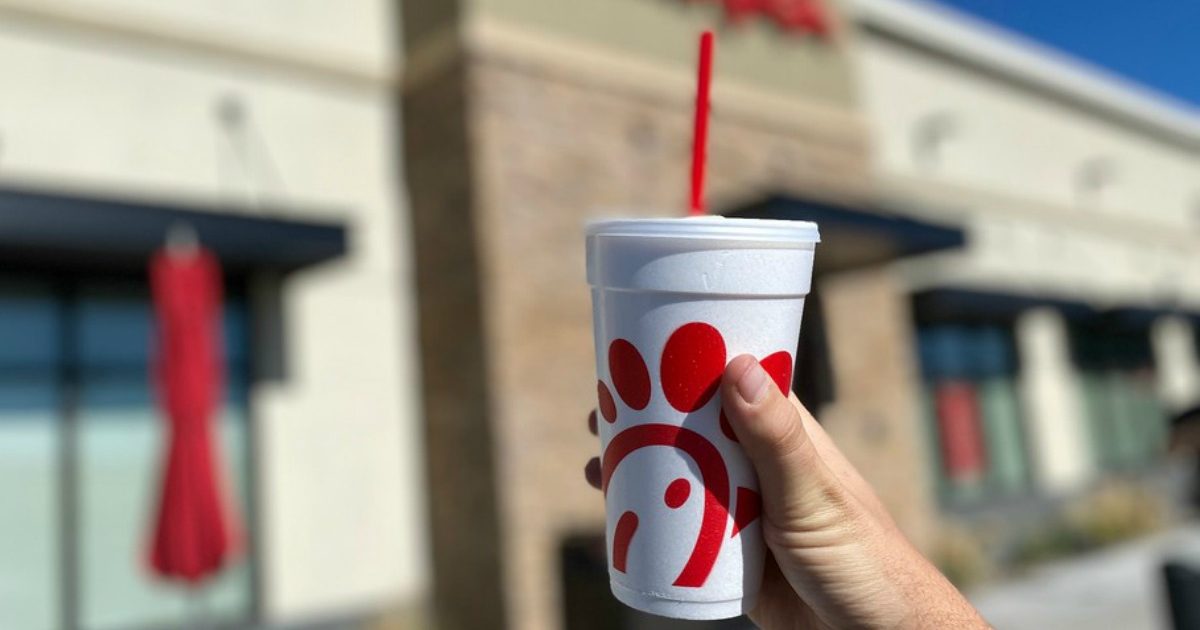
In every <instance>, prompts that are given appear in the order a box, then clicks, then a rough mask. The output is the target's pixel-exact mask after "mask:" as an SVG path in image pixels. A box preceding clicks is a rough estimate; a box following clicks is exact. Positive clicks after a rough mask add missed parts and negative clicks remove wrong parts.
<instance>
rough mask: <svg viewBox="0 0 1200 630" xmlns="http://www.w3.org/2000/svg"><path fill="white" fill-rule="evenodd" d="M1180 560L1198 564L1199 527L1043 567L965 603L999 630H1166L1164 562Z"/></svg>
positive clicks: (978, 591)
mask: <svg viewBox="0 0 1200 630" xmlns="http://www.w3.org/2000/svg"><path fill="white" fill-rule="evenodd" d="M1181 555H1182V556H1184V557H1188V558H1193V559H1195V560H1193V562H1194V563H1196V564H1200V525H1191V526H1188V527H1185V528H1181V529H1176V530H1172V531H1169V532H1166V533H1163V534H1159V535H1156V536H1151V537H1148V538H1143V539H1140V540H1137V541H1133V542H1130V543H1126V544H1123V545H1119V546H1116V547H1112V548H1109V549H1105V550H1103V551H1098V552H1095V553H1091V554H1087V555H1084V556H1079V557H1076V558H1071V559H1069V560H1063V561H1059V562H1054V563H1050V564H1046V565H1043V566H1041V567H1038V568H1037V569H1034V570H1033V571H1031V572H1030V573H1029V574H1027V575H1025V576H1024V577H1022V578H1020V579H1017V580H1014V581H1011V582H1007V583H1001V584H995V585H990V586H987V587H984V588H980V589H976V590H974V591H972V592H971V593H970V596H971V601H972V602H973V603H974V604H975V605H976V606H977V607H978V608H979V610H980V611H981V612H983V614H984V616H985V617H986V618H987V619H988V621H990V622H991V623H992V624H994V625H995V627H996V628H997V629H998V630H1023V629H1026V628H1054V629H1056V630H1084V629H1087V630H1095V629H1100V628H1119V629H1121V630H1160V629H1166V628H1169V627H1170V623H1169V619H1170V618H1169V615H1168V612H1167V600H1166V595H1165V587H1164V584H1163V577H1162V568H1161V567H1162V562H1163V560H1164V559H1165V558H1168V557H1177V556H1181Z"/></svg>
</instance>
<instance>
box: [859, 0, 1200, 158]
mask: <svg viewBox="0 0 1200 630" xmlns="http://www.w3.org/2000/svg"><path fill="white" fill-rule="evenodd" d="M849 6H850V13H851V16H852V18H853V19H854V20H855V21H857V22H859V23H861V24H864V25H866V26H870V27H873V28H876V29H879V30H880V31H882V32H885V33H887V34H890V35H892V36H893V37H896V38H897V39H900V40H903V41H907V42H911V43H914V44H918V45H920V46H921V47H924V48H929V49H933V50H936V51H937V52H939V53H941V54H943V55H945V56H946V57H948V58H950V59H953V60H957V61H959V62H961V63H965V64H968V65H975V66H981V67H985V68H987V69H988V70H990V71H992V72H994V73H997V74H999V75H1001V76H1004V77H1007V78H1010V79H1014V80H1016V81H1017V82H1020V83H1024V84H1027V85H1031V86H1033V87H1035V88H1036V89H1039V90H1043V91H1046V92H1050V93H1053V94H1055V95H1058V96H1060V97H1066V98H1067V99H1069V100H1072V101H1076V102H1081V103H1083V104H1085V105H1087V106H1090V107H1092V108H1095V109H1099V110H1104V111H1105V112H1107V113H1109V114H1115V115H1118V116H1120V117H1121V118H1125V119H1127V120H1130V121H1131V122H1134V123H1135V124H1137V125H1140V126H1144V127H1151V128H1154V129H1156V130H1158V131H1159V132H1166V133H1168V134H1171V135H1173V136H1176V137H1177V138H1179V139H1184V140H1186V141H1188V142H1189V143H1200V110H1198V109H1197V108H1195V107H1192V106H1191V105H1189V104H1187V103H1184V102H1182V101H1178V100H1175V99H1173V98H1171V97H1169V96H1166V95H1163V94H1160V93H1157V92H1154V91H1152V90H1149V89H1147V88H1144V87H1142V86H1140V85H1137V84H1136V83H1134V82H1132V81H1130V80H1128V79H1125V78H1122V77H1119V76H1117V75H1115V74H1112V73H1110V72H1108V71H1106V70H1104V69H1102V68H1099V67H1097V66H1093V65H1091V64H1088V63H1086V62H1083V61H1079V60H1076V59H1074V58H1072V57H1069V56H1068V55H1066V54H1064V53H1061V52H1059V51H1057V50H1054V49H1052V48H1050V47H1048V46H1045V45H1043V44H1040V43H1037V42H1034V41H1033V40H1030V39H1028V38H1026V37H1024V36H1022V35H1020V34H1018V33H1014V32H1011V31H1007V30H1004V29H1001V28H1000V27H996V26H992V25H990V24H988V23H986V22H984V21H982V20H980V19H977V18H974V17H971V16H968V15H966V14H963V13H961V12H958V11H955V10H952V9H948V8H943V7H940V6H935V5H933V4H931V3H929V2H925V1H918V0H850V2H849Z"/></svg>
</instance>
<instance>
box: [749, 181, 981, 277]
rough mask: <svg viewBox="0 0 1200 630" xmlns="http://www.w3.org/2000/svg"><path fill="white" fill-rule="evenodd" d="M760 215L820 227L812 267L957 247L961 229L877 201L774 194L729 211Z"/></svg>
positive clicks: (849, 265) (862, 263)
mask: <svg viewBox="0 0 1200 630" xmlns="http://www.w3.org/2000/svg"><path fill="white" fill-rule="evenodd" d="M731 216H739V217H753V218H759V219H790V220H795V221H812V222H814V223H816V224H817V225H818V226H819V227H820V229H821V244H820V245H819V246H818V251H819V252H820V253H819V255H818V256H817V271H818V272H829V271H844V270H848V269H855V268H859V267H867V266H871V265H877V264H881V263H886V262H889V261H892V260H895V259H897V258H903V257H905V256H914V255H917V254H925V253H929V252H934V251H939V250H943V249H953V248H957V247H962V246H963V245H964V244H965V243H966V237H965V235H964V233H963V230H961V229H959V228H956V227H949V226H945V225H938V224H936V223H930V222H926V221H920V220H917V219H913V218H910V217H906V216H903V215H901V214H898V213H896V212H894V211H892V210H890V209H888V208H885V207H882V206H878V205H865V206H856V205H843V204H837V203H831V202H828V201H818V200H814V199H802V198H797V197H794V196H785V195H773V196H770V197H768V198H767V199H765V200H763V201H761V202H759V203H755V204H753V205H750V206H746V207H744V208H740V209H737V210H735V211H734V212H732V213H731Z"/></svg>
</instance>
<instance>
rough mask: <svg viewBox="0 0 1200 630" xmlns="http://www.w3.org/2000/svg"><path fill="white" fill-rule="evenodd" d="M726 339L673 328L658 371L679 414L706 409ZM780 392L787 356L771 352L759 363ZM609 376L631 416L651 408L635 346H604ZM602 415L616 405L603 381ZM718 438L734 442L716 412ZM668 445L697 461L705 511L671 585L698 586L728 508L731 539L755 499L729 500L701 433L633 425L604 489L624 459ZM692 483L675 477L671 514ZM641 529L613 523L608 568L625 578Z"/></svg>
mask: <svg viewBox="0 0 1200 630" xmlns="http://www.w3.org/2000/svg"><path fill="white" fill-rule="evenodd" d="M726 359H727V357H726V351H725V339H724V338H723V337H722V336H721V333H720V331H718V330H717V329H716V328H714V327H712V326H710V325H709V324H705V323H702V322H691V323H688V324H684V325H683V326H680V327H679V328H677V329H675V331H674V332H672V333H671V336H670V337H669V338H668V339H667V343H666V345H665V346H664V347H663V352H662V360H661V362H660V365H659V385H660V387H661V390H662V394H663V396H665V397H666V400H667V402H668V403H670V405H671V407H672V408H674V409H675V410H676V411H679V412H681V413H685V414H688V413H693V412H695V411H697V410H699V409H700V408H702V407H704V405H705V404H707V403H708V401H709V400H711V399H712V397H713V395H714V394H715V393H716V391H717V386H718V385H719V383H720V380H721V373H722V372H723V371H724V370H725V363H726ZM760 363H762V366H763V368H764V369H766V371H767V372H768V373H769V374H770V375H771V377H772V378H773V379H774V381H775V383H776V384H777V385H778V386H779V388H780V390H781V391H784V392H786V391H788V390H789V389H790V385H791V379H792V355H791V354H789V353H788V352H786V351H780V352H776V353H774V354H771V355H770V356H767V357H766V358H764V359H762V360H761V361H760ZM608 372H609V377H610V378H611V380H612V385H613V388H614V389H616V392H617V396H618V397H619V398H620V400H621V402H622V403H624V404H625V405H626V406H627V407H629V408H630V409H632V410H634V411H641V410H643V409H645V408H646V406H647V405H649V404H650V398H651V396H652V395H653V392H652V386H651V380H650V371H649V369H648V368H647V366H646V361H645V360H644V359H643V358H642V354H641V352H639V351H638V349H637V347H636V346H634V345H633V344H632V343H630V342H629V341H628V340H625V339H615V340H613V341H612V343H610V344H609V346H608ZM596 390H597V394H598V397H599V403H600V415H601V416H602V417H603V418H604V420H605V422H608V423H609V424H614V423H616V422H617V402H616V400H615V399H614V398H613V395H612V391H611V390H610V389H609V387H608V385H606V384H605V383H604V381H599V382H598V383H597V384H596ZM718 422H719V424H720V429H721V433H722V434H723V435H724V436H725V437H726V438H727V439H729V440H732V441H734V442H736V441H737V436H736V435H735V434H734V432H733V430H732V428H731V427H730V426H729V422H728V420H727V419H726V418H725V414H724V412H719V414H718ZM651 447H668V448H675V449H678V450H679V451H682V452H683V453H684V454H686V455H687V456H688V457H689V458H691V459H692V461H694V462H695V463H696V466H697V468H698V469H699V471H700V482H701V484H702V485H703V486H704V510H703V512H702V514H701V517H700V521H701V522H700V532H699V534H698V535H697V537H696V542H695V543H694V544H693V546H692V551H691V554H690V555H689V556H688V559H687V562H686V563H685V564H684V566H683V569H682V570H681V571H680V572H679V575H678V577H676V578H675V582H674V585H675V586H681V587H700V586H703V585H704V582H705V581H706V580H707V579H708V576H709V574H710V573H711V572H712V569H713V565H715V564H716V562H717V557H718V556H719V555H720V553H721V547H722V545H723V544H724V542H725V529H726V523H727V521H728V520H729V506H730V503H731V502H733V505H734V517H733V529H732V532H731V533H730V535H729V537H730V538H733V537H734V536H737V535H738V533H739V532H741V531H742V530H743V529H744V528H745V527H746V526H747V525H749V524H750V523H752V522H753V521H754V520H755V519H757V518H758V515H759V512H760V509H761V508H760V500H759V496H758V493H757V492H755V491H753V490H751V489H749V488H742V487H739V488H737V492H736V495H735V496H730V480H729V470H728V468H727V466H726V464H725V460H724V459H723V458H722V457H721V452H720V450H719V449H718V448H717V447H716V446H714V445H713V444H712V442H710V441H709V440H708V439H707V438H705V437H704V436H703V435H701V434H700V433H698V432H696V431H693V430H691V429H688V428H685V427H681V426H676V425H673V424H665V423H645V424H637V425H634V426H631V427H629V428H626V429H624V430H621V431H620V432H619V433H617V434H616V435H614V436H613V437H612V439H611V440H610V441H609V442H608V446H607V447H606V448H605V449H604V454H603V457H602V458H601V471H602V473H601V474H602V477H601V478H602V481H601V483H602V487H603V488H604V491H605V492H606V493H607V491H608V484H609V481H610V480H611V479H612V476H613V474H614V473H615V472H616V470H617V467H618V466H620V465H621V462H622V461H624V460H625V458H626V457H627V456H629V455H630V454H631V453H634V452H635V451H638V450H640V449H643V448H651ZM691 492H692V488H691V483H690V482H689V481H688V480H687V479H683V478H679V479H676V480H674V481H672V482H671V483H670V484H669V485H668V486H667V488H666V490H665V492H664V493H663V502H664V503H665V504H666V506H667V507H668V508H670V509H676V508H679V507H681V506H682V505H683V504H684V503H686V502H687V500H688V498H689V497H690V496H691ZM637 529H638V515H637V514H636V513H634V512H633V511H626V512H624V513H623V514H622V515H621V517H620V518H619V519H617V524H616V528H615V530H614V532H613V543H612V555H611V558H612V565H613V568H614V569H616V570H617V571H620V572H622V573H624V572H625V570H626V567H627V566H628V558H629V546H630V544H631V543H632V542H633V537H634V535H635V534H636V533H637Z"/></svg>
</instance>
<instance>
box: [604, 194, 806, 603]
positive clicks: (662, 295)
mask: <svg viewBox="0 0 1200 630" xmlns="http://www.w3.org/2000/svg"><path fill="white" fill-rule="evenodd" d="M819 240H820V238H819V235H818V231H817V226H816V225H814V224H812V223H808V222H803V221H776V220H762V219H732V218H722V217H696V218H684V219H614V220H605V221H597V222H593V223H590V224H589V225H588V227H587V277H588V283H589V284H590V285H591V289H592V308H593V311H592V312H593V322H594V325H595V341H596V373H597V375H598V382H597V385H596V388H597V395H598V403H599V404H598V413H597V415H598V416H599V422H598V424H599V429H600V443H601V453H602V457H601V467H602V470H603V478H604V488H605V511H606V515H607V518H606V521H607V522H606V543H607V549H608V552H609V558H608V559H609V578H610V579H609V581H610V584H611V586H612V591H613V594H614V595H615V596H616V597H617V599H619V600H621V601H622V602H624V603H625V604H627V605H629V606H632V607H633V608H636V609H638V610H643V611H646V612H649V613H654V614H658V615H664V616H667V617H675V618H681V619H723V618H728V617H736V616H738V615H741V614H743V613H745V612H747V611H749V610H750V608H752V607H753V606H754V602H755V599H756V597H757V594H758V588H759V584H760V582H761V579H762V569H763V556H764V553H765V551H764V547H763V540H762V528H761V519H760V518H759V512H760V502H759V495H758V480H757V479H756V477H755V475H754V471H753V469H752V468H751V466H750V464H749V462H748V461H747V460H746V457H745V455H744V454H743V452H742V449H741V447H740V446H739V445H738V443H737V441H736V437H735V435H734V433H733V431H732V430H731V428H730V427H729V425H728V423H727V421H726V420H724V419H723V418H722V416H721V401H720V400H719V398H720V397H719V395H718V394H717V391H716V390H717V383H718V382H719V378H720V375H721V373H722V371H723V370H724V368H725V365H726V364H727V363H728V362H729V361H730V360H732V359H733V358H734V357H736V356H738V355H741V354H751V355H753V356H755V357H758V358H759V360H760V361H761V362H762V364H763V366H764V367H766V368H767V371H768V372H770V373H771V375H772V376H773V377H774V378H775V380H776V382H777V383H778V384H779V385H780V387H781V388H782V389H784V390H785V391H786V390H787V389H789V388H790V385H791V377H792V372H793V369H794V367H795V352H796V346H797V340H798V337H799V334H800V318H801V314H802V312H803V310H804V298H805V296H806V295H807V294H808V291H809V287H810V285H811V281H812V266H813V254H814V250H815V248H816V244H817V243H818V242H819Z"/></svg>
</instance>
